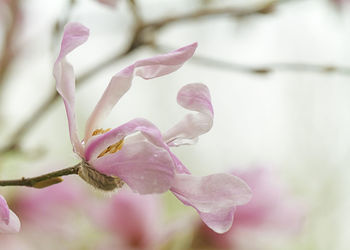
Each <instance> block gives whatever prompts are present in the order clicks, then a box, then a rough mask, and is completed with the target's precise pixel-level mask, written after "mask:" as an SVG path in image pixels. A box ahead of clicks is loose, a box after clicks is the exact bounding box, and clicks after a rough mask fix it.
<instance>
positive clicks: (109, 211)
mask: <svg viewBox="0 0 350 250" xmlns="http://www.w3.org/2000/svg"><path fill="white" fill-rule="evenodd" d="M160 208H161V204H160V200H159V197H158V196H155V195H139V194H136V193H133V192H130V191H129V190H127V189H122V190H120V191H119V192H118V194H116V195H113V196H112V197H111V198H110V199H109V200H108V201H104V202H96V203H95V206H94V207H90V212H91V214H92V218H94V220H95V222H96V223H97V224H98V225H99V227H100V228H101V230H103V231H105V232H108V233H109V235H110V236H111V237H110V239H109V240H105V241H104V242H103V244H102V245H101V246H100V248H99V249H106V250H107V249H123V250H132V249H139V250H147V249H148V250H153V249H157V246H158V245H159V244H160V243H161V241H162V235H164V232H165V231H166V230H164V228H162V227H161V225H160V222H161V219H160V218H161V209H160Z"/></svg>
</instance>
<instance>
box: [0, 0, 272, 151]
mask: <svg viewBox="0 0 350 250" xmlns="http://www.w3.org/2000/svg"><path fill="white" fill-rule="evenodd" d="M129 1H130V4H131V11H132V13H133V15H134V17H135V16H137V18H139V20H138V21H137V20H136V23H135V26H136V27H135V29H134V32H133V35H132V38H131V40H130V42H129V45H128V47H127V48H126V50H124V52H122V53H121V54H117V55H115V56H112V57H111V58H108V59H107V60H105V61H103V62H101V63H100V64H98V65H96V66H95V67H94V68H92V69H90V70H89V71H87V72H86V73H85V74H83V75H82V76H80V77H79V78H78V79H77V81H76V82H77V86H80V85H81V83H83V82H84V81H85V80H87V79H88V78H90V77H91V76H93V75H94V74H96V73H98V72H99V71H101V70H102V69H104V68H105V67H107V66H109V65H110V64H111V63H113V62H115V61H117V60H118V59H120V58H121V57H124V56H126V55H128V54H130V53H131V52H133V51H134V50H136V49H137V48H139V47H141V46H146V45H152V44H153V37H154V31H156V30H158V29H160V28H162V27H164V26H166V25H168V24H171V23H175V22H181V21H184V20H191V19H196V18H200V17H206V16H208V17H209V16H219V15H231V16H236V17H243V16H250V15H253V14H266V13H269V12H270V11H271V10H272V9H273V7H274V6H275V4H276V3H277V2H276V1H269V2H267V3H265V4H263V5H260V6H257V7H253V8H250V9H237V8H220V9H203V10H199V11H194V12H192V13H188V14H183V15H177V16H173V17H166V18H163V19H160V20H158V21H153V22H149V23H144V21H143V20H142V19H141V16H140V14H139V13H138V10H137V6H136V5H135V1H134V0H129ZM58 97H59V95H58V93H57V92H56V91H54V92H52V94H51V95H50V96H49V98H48V99H47V100H46V101H44V102H43V104H42V105H41V106H40V107H39V108H38V109H37V110H36V111H35V112H34V113H33V115H32V116H31V117H29V118H28V120H27V121H25V122H24V123H23V124H22V125H21V126H20V127H19V128H18V129H17V130H16V131H15V133H14V134H13V136H12V137H11V139H10V142H9V143H8V144H7V145H6V146H5V147H3V148H2V149H0V155H2V154H4V153H7V152H9V151H12V150H16V149H18V148H19V143H20V141H21V140H22V138H23V136H24V135H25V134H26V133H27V132H28V131H29V130H30V129H31V128H32V127H33V126H34V125H35V124H36V123H37V122H38V121H39V119H40V118H41V117H42V116H43V115H44V114H45V113H46V112H47V111H48V110H49V108H50V107H51V106H52V105H53V104H54V103H55V101H56V100H57V99H58Z"/></svg>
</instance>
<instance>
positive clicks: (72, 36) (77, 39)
mask: <svg viewBox="0 0 350 250" xmlns="http://www.w3.org/2000/svg"><path fill="white" fill-rule="evenodd" d="M88 37H89V30H88V29H87V28H86V27H84V26H83V25H81V24H79V23H69V24H67V25H66V26H65V28H64V34H63V39H62V43H61V50H60V53H59V56H58V58H57V60H56V62H55V65H54V69H53V74H54V77H55V79H56V89H57V92H58V93H59V94H60V95H61V96H62V99H63V102H64V105H65V108H66V113H67V118H68V125H69V134H70V138H71V142H72V145H73V148H74V151H75V152H76V153H78V154H79V155H80V156H82V155H83V146H82V144H81V143H80V140H79V138H78V132H77V125H76V118H75V110H74V107H75V76H74V70H73V67H72V66H71V65H70V64H69V63H68V62H66V60H65V57H66V55H67V54H68V53H69V52H71V51H72V50H74V49H75V48H76V47H78V46H79V45H81V44H83V43H84V42H85V41H86V40H87V39H88Z"/></svg>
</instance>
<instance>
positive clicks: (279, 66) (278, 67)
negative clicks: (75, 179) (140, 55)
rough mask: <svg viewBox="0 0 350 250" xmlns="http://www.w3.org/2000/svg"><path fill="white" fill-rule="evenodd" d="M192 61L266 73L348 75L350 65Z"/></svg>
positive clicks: (160, 48)
mask: <svg viewBox="0 0 350 250" xmlns="http://www.w3.org/2000/svg"><path fill="white" fill-rule="evenodd" d="M153 49H155V50H156V51H157V52H161V53H163V52H165V51H169V50H171V48H167V47H164V46H160V45H154V46H153ZM192 61H194V62H196V63H198V64H202V65H204V66H208V67H215V68H218V69H221V70H229V71H236V72H241V73H247V74H256V75H266V74H269V73H273V72H276V71H304V72H316V73H325V74H330V73H337V74H343V75H350V67H343V66H336V65H323V64H313V63H298V62H279V63H269V64H260V65H257V66H252V65H247V64H242V63H234V62H228V61H224V60H220V59H214V58H210V57H205V56H200V55H194V56H193V57H192Z"/></svg>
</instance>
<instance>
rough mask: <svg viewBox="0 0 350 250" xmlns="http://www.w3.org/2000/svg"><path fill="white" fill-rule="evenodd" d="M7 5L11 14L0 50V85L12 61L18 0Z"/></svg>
mask: <svg viewBox="0 0 350 250" xmlns="http://www.w3.org/2000/svg"><path fill="white" fill-rule="evenodd" d="M8 7H9V10H10V14H11V20H10V24H9V26H8V28H7V31H6V34H5V39H4V43H3V48H2V50H1V52H2V55H1V58H0V87H1V86H3V83H4V79H5V75H6V72H7V71H8V69H9V68H10V66H11V64H12V61H13V40H14V38H15V35H16V31H17V28H18V14H19V11H20V9H19V1H18V0H13V1H9V3H8Z"/></svg>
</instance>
